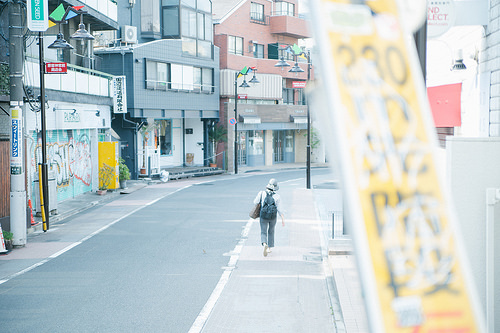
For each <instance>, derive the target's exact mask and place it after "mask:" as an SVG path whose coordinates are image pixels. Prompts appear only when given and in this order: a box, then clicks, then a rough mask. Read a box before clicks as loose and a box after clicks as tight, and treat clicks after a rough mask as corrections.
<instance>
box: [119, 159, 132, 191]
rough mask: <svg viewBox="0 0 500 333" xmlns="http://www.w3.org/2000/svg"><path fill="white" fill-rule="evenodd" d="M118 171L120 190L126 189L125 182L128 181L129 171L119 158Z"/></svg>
mask: <svg viewBox="0 0 500 333" xmlns="http://www.w3.org/2000/svg"><path fill="white" fill-rule="evenodd" d="M118 171H119V173H120V174H119V178H120V188H122V189H123V188H127V180H129V179H130V170H129V168H128V166H127V165H126V164H125V160H124V159H123V158H121V157H120V158H119V159H118Z"/></svg>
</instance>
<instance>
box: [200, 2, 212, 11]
mask: <svg viewBox="0 0 500 333" xmlns="http://www.w3.org/2000/svg"><path fill="white" fill-rule="evenodd" d="M198 10H201V11H204V12H207V13H212V1H210V0H198Z"/></svg>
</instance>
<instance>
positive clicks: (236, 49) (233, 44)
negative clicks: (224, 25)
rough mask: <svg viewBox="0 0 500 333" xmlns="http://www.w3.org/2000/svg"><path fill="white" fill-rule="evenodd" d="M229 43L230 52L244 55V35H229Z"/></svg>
mask: <svg viewBox="0 0 500 333" xmlns="http://www.w3.org/2000/svg"><path fill="white" fill-rule="evenodd" d="M228 44H229V45H228V49H229V53H231V54H238V55H243V38H242V37H235V36H229V39H228Z"/></svg>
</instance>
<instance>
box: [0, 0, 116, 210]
mask: <svg viewBox="0 0 500 333" xmlns="http://www.w3.org/2000/svg"><path fill="white" fill-rule="evenodd" d="M3 5H4V6H3V7H2V9H3V11H2V22H3V23H2V24H3V25H4V24H7V27H8V23H6V22H8V19H7V17H6V16H5V15H4V14H5V13H6V12H8V10H7V8H8V6H9V4H8V3H7V2H4V4H3ZM59 6H62V7H61V8H62V11H63V12H65V11H66V10H68V8H70V7H73V6H81V8H79V9H74V11H73V13H75V14H74V15H73V17H69V18H68V19H67V20H64V19H63V20H62V21H63V22H61V23H57V24H55V25H53V26H51V27H49V29H48V30H46V31H45V32H44V33H43V35H42V38H43V45H44V48H43V51H44V57H43V58H42V59H41V58H40V53H39V43H40V38H39V36H38V33H36V32H30V31H29V30H25V36H24V39H25V45H22V46H20V47H22V49H23V50H22V52H23V53H24V55H25V57H24V59H23V67H24V70H23V87H22V88H23V91H24V103H23V106H22V107H23V115H24V116H23V124H24V130H23V133H24V137H23V139H24V140H23V141H24V152H25V153H24V162H23V163H24V165H25V169H24V170H25V174H26V180H27V182H26V201H28V200H31V202H32V206H33V214H36V213H39V212H40V207H39V199H38V198H39V195H38V194H39V185H38V165H39V163H41V162H42V149H43V147H42V140H41V134H42V132H41V114H40V110H41V105H40V95H41V91H40V86H41V85H40V82H41V81H40V79H41V74H40V64H41V63H43V62H44V63H51V62H52V63H66V64H67V65H66V66H67V73H65V74H48V73H45V74H44V82H45V97H46V103H45V115H46V117H45V120H46V140H47V141H46V143H47V146H46V147H45V149H46V151H47V164H48V172H49V178H50V179H49V187H50V189H49V193H50V196H49V202H50V207H49V208H51V210H54V209H57V203H58V202H61V201H64V200H67V199H69V198H73V197H75V196H78V195H80V194H82V193H85V192H89V191H95V190H97V189H98V187H99V170H98V142H99V141H108V140H110V139H111V137H110V129H111V115H112V105H113V99H112V97H111V96H112V92H111V86H110V82H111V80H112V76H111V75H109V74H107V73H103V72H99V71H96V70H95V57H94V55H93V51H92V49H93V47H92V41H91V40H85V41H82V40H77V39H73V38H71V36H72V35H73V34H74V33H75V32H76V31H77V30H78V29H79V23H80V19H82V20H83V23H84V24H85V27H86V29H87V31H88V32H91V31H92V30H93V29H98V30H102V29H106V30H112V29H117V28H118V25H117V22H116V17H117V11H116V3H115V2H113V1H111V0H103V1H99V3H98V2H97V1H52V0H49V1H48V8H47V10H48V12H49V14H50V13H53V12H54V11H55V10H56V8H58V7H59ZM82 11H83V12H84V13H82V14H76V13H81V12H82ZM81 15H83V17H82V16H81ZM21 16H22V22H24V24H26V22H27V13H26V9H25V7H22V9H21ZM4 19H7V20H4ZM58 20H59V19H58ZM59 21H60V20H59ZM4 27H5V25H4ZM4 31H8V29H5V30H4ZM58 34H60V36H61V37H63V38H64V40H65V41H67V44H68V45H70V46H68V49H64V50H62V49H59V50H56V49H54V48H51V46H53V43H54V42H55V41H56V40H57V35H58ZM69 48H71V49H69ZM2 50H6V52H7V51H8V47H7V48H3V47H2ZM5 57H7V59H8V55H7V54H2V55H0V59H2V60H1V61H3V60H4V59H5ZM8 60H10V61H12V59H8ZM4 67H5V63H2V68H4ZM5 74H7V75H8V69H7V70H5V71H4V70H2V75H1V76H2V77H3V78H5ZM2 82H4V80H3V79H2ZM5 82H8V80H5ZM2 87H3V86H2ZM4 91H5V89H3V88H2V94H1V95H2V98H0V103H5V104H2V105H0V106H2V109H3V110H2V117H1V118H0V132H1V133H0V137H6V138H8V137H9V134H8V131H9V130H10V115H9V114H8V110H9V107H8V96H6V94H4V93H3V92H4ZM7 95H8V93H7ZM4 97H7V98H4ZM6 130H7V133H5V131H6ZM8 174H9V173H5V175H8ZM5 178H8V177H5ZM28 216H29V212H28Z"/></svg>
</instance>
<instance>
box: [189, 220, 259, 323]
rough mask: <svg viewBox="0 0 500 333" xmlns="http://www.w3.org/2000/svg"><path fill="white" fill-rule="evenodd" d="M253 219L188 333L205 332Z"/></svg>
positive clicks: (242, 233)
mask: <svg viewBox="0 0 500 333" xmlns="http://www.w3.org/2000/svg"><path fill="white" fill-rule="evenodd" d="M253 221H254V220H253V219H249V220H248V222H247V224H246V225H245V228H243V231H242V232H241V238H240V240H239V242H238V245H236V246H235V248H234V250H233V251H231V257H230V258H229V263H228V264H227V266H226V267H223V268H224V272H223V273H222V276H221V277H220V279H219V282H218V283H217V285H216V286H215V289H214V291H212V294H211V295H210V297H209V298H208V301H207V303H205V306H203V309H201V312H200V314H199V315H198V317H196V320H195V321H194V323H193V325H192V326H191V328H190V329H189V331H188V333H200V332H201V331H202V330H203V327H204V326H205V324H206V322H207V320H208V317H209V316H210V314H211V313H212V310H213V309H214V307H215V304H216V303H217V301H218V300H219V298H220V295H221V294H222V291H223V290H224V287H226V284H227V282H228V281H229V278H230V277H231V272H232V271H233V269H234V268H235V267H236V263H237V262H238V259H239V257H240V254H241V250H242V248H243V244H244V243H245V241H246V239H247V236H248V233H249V231H250V228H251V227H252V224H253Z"/></svg>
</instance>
